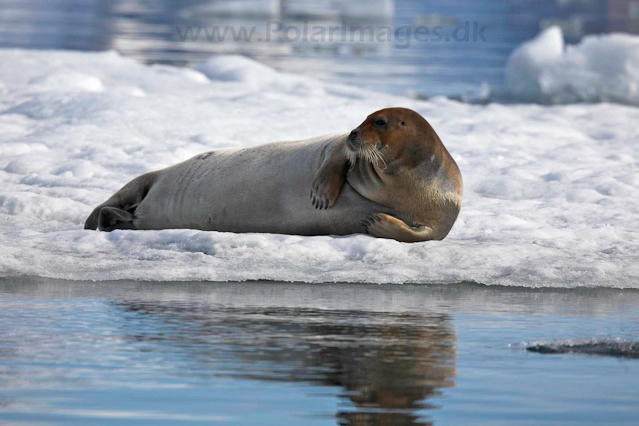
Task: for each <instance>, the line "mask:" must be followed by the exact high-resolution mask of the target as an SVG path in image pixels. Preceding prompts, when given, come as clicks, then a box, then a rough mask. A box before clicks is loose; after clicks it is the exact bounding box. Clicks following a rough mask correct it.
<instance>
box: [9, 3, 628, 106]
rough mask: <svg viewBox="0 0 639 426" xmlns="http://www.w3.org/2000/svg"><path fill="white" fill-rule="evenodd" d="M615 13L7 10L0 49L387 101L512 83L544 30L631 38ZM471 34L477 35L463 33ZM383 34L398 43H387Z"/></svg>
mask: <svg viewBox="0 0 639 426" xmlns="http://www.w3.org/2000/svg"><path fill="white" fill-rule="evenodd" d="M620 1H621V3H623V4H626V3H627V2H625V1H624V0H620ZM617 3H619V2H617ZM621 3H620V4H621ZM607 5H608V2H606V1H605V0H588V1H555V0H538V1H534V2H533V1H521V0H491V1H480V0H430V1H423V0H350V1H348V2H335V1H329V0H316V1H313V2H305V1H303V0H217V1H215V0H209V1H204V0H182V1H180V0H138V1H135V2H132V1H128V0H111V1H102V0H0V47H21V48H40V49H76V50H106V49H115V50H117V51H118V52H120V53H121V54H123V55H126V56H130V57H133V58H135V59H137V60H139V61H142V62H146V63H157V62H160V63H167V64H174V65H193V64H195V63H198V62H201V61H203V60H206V59H207V58H209V57H210V56H211V55H214V54H220V53H238V54H243V55H247V56H251V57H253V58H255V59H257V60H259V61H261V62H264V63H266V64H269V65H271V66H273V67H275V68H277V69H280V70H285V71H290V72H296V73H301V74H306V75H311V76H313V77H317V78H320V79H324V80H329V81H338V82H341V83H346V84H351V85H357V86H361V87H365V88H368V89H373V90H377V91H386V92H391V93H395V94H402V95H403V94H406V93H409V94H411V93H412V94H422V95H427V96H431V95H463V94H467V93H473V94H475V95H476V94H477V93H479V92H480V91H481V90H482V83H484V82H486V83H488V84H489V85H490V86H500V85H502V84H503V82H504V66H505V64H506V60H507V58H508V55H509V54H510V53H511V51H512V50H513V49H514V48H515V47H516V46H518V45H519V44H520V43H522V42H523V41H525V40H528V39H530V38H532V37H534V36H535V35H536V34H537V33H538V32H539V30H540V29H541V28H544V27H547V26H548V25H551V24H560V25H562V26H563V27H564V28H565V33H566V37H567V39H568V41H573V42H574V41H577V40H579V39H580V38H581V37H582V36H583V35H584V34H592V33H605V32H609V31H611V30H619V29H622V30H623V29H624V28H625V27H620V26H619V25H617V24H618V22H616V21H615V20H614V19H613V20H611V18H610V17H609V14H608V11H607V7H608V6H607ZM617 21H618V19H617ZM269 22H280V23H281V24H282V27H281V28H280V29H279V30H277V31H275V32H274V33H273V35H272V37H270V38H269V39H268V40H269V41H266V40H267V39H266V35H265V33H266V32H267V29H268V28H273V27H268V23H269ZM633 22H634V21H633ZM467 23H468V25H469V27H468V28H469V30H463V29H462V30H459V31H458V32H457V33H455V30H456V29H457V28H459V27H465V26H466V25H467ZM305 24H308V25H310V26H311V28H312V27H313V26H322V27H324V28H329V27H330V26H344V27H347V28H349V29H352V28H354V27H356V26H361V27H365V26H371V27H373V28H374V30H375V35H374V37H373V40H372V41H371V39H370V36H369V34H370V33H366V35H365V37H364V38H363V40H361V42H360V37H359V35H357V36H356V37H355V38H354V39H353V40H354V41H355V42H350V36H349V37H347V38H346V41H344V40H343V39H342V38H341V37H336V38H333V39H330V40H329V38H328V36H327V37H325V38H323V39H321V40H320V41H317V42H315V41H313V40H312V39H311V38H310V37H306V39H305V38H304V37H303V35H302V34H303V28H304V25H305ZM475 24H476V25H477V29H478V30H479V29H481V28H482V27H485V31H484V32H482V35H483V36H484V38H485V41H484V40H483V39H482V38H481V37H479V36H477V37H473V34H474V31H473V25H475ZM384 26H390V27H391V28H392V31H393V33H394V32H395V31H399V32H398V35H397V36H394V37H392V40H389V39H388V38H386V37H383V34H382V32H383V30H382V29H381V28H382V27H384ZM419 26H422V27H426V28H428V29H429V31H430V32H431V34H432V31H433V30H434V29H435V27H438V26H439V27H441V30H440V31H439V33H441V35H442V37H441V39H439V40H437V37H432V36H425V35H424V36H422V37H421V38H420V39H419V40H418V39H417V38H416V37H414V35H413V36H410V37H407V31H411V34H414V31H415V29H416V28H417V27H419ZM188 27H191V28H192V30H193V31H196V30H197V28H199V27H205V28H206V29H208V30H209V32H210V34H213V35H215V33H214V32H213V29H214V28H218V29H219V31H220V34H221V32H223V31H224V30H225V28H226V29H227V30H230V29H231V28H232V29H233V31H235V32H236V35H239V34H240V33H239V31H240V30H241V28H245V29H247V31H250V29H251V28H255V30H256V32H255V35H254V36H253V37H251V38H250V41H247V40H249V39H248V38H242V37H232V36H231V35H229V34H231V33H230V31H227V33H226V34H227V36H226V37H223V38H222V37H211V38H210V39H209V40H207V37H206V35H205V34H204V32H201V34H200V37H198V38H188V37H187V38H185V39H184V41H180V33H181V34H186V31H187V28H188ZM287 27H290V28H291V30H290V31H288V30H286V28H287ZM178 28H179V31H178ZM295 28H297V29H300V30H301V34H300V36H299V37H297V36H296V30H295ZM629 28H630V27H629ZM626 29H627V28H626ZM467 31H469V32H470V34H469V36H468V37H466V36H465V34H466V32H467ZM193 34H195V33H193ZM247 34H248V32H247ZM309 35H310V33H309ZM455 35H456V37H455ZM260 39H261V40H260ZM380 40H381V41H380ZM423 40H426V41H423Z"/></svg>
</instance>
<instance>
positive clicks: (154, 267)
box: [0, 41, 639, 288]
mask: <svg viewBox="0 0 639 426" xmlns="http://www.w3.org/2000/svg"><path fill="white" fill-rule="evenodd" d="M584 43H585V45H586V46H587V45H588V44H589V43H587V42H584ZM619 43H622V44H623V43H626V41H620V42H619ZM613 56H614V55H613ZM629 69H630V68H629ZM260 76H262V77H264V78H260ZM0 82H2V85H1V86H0V87H2V89H1V90H2V96H0V111H1V113H0V185H1V188H2V189H1V190H0V276H4V277H6V276H25V275H32V276H42V277H53V278H62V279H73V280H84V279H91V280H112V279H138V280H173V281H175V280H233V281H242V280H260V279H268V280H281V281H303V282H313V283H321V282H336V281H338V282H375V283H398V284H399V283H455V282H460V281H473V282H479V283H484V284H499V285H509V286H527V287H579V286H603V287H619V288H622V287H623V288H639V243H638V242H637V235H639V173H638V166H637V164H638V158H639V144H638V143H637V141H638V140H639V130H638V128H637V123H639V109H638V108H634V107H631V106H623V105H619V104H610V103H599V104H592V105H589V104H575V105H566V106H541V105H502V104H490V105H486V106H482V105H469V104H463V103H458V102H454V101H450V100H447V99H443V98H434V99H431V100H429V101H419V100H414V99H408V98H401V97H394V96H391V95H385V94H380V93H371V92H365V91H362V90H359V89H355V88H352V87H346V86H341V85H336V84H328V83H320V82H317V81H314V80H312V79H309V78H303V77H300V76H294V75H289V74H283V73H279V72H276V71H274V70H270V69H268V68H265V67H263V66H262V65H259V64H256V63H254V62H252V61H251V60H248V59H246V58H238V57H233V56H231V57H225V56H220V57H217V58H214V59H212V60H211V61H208V62H207V63H205V64H203V65H201V66H199V67H198V68H197V69H185V68H175V67H168V66H162V65H154V66H145V65H141V64H138V63H136V62H134V61H132V60H130V59H127V58H123V57H121V56H119V55H118V54H117V53H115V52H104V53H80V52H64V51H58V52H56V51H36V50H2V51H0ZM390 106H403V107H407V108H412V109H415V110H416V111H418V112H419V113H421V114H422V115H423V116H424V117H426V118H427V119H428V120H429V121H430V122H431V124H432V125H433V126H434V128H435V129H436V130H437V132H438V133H439V135H440V136H441V138H442V140H443V141H444V144H445V145H446V146H447V147H448V149H449V150H450V151H451V153H452V155H453V157H454V158H455V159H456V160H457V162H458V164H459V166H460V169H461V171H462V174H463V176H464V182H465V195H464V206H463V209H462V213H461V215H460V217H459V220H458V222H457V223H456V225H455V227H454V228H453V230H452V232H451V233H450V235H449V236H448V238H447V239H446V240H444V241H441V242H439V241H437V242H427V243H420V244H412V245H409V244H402V243H398V242H395V241H388V240H380V239H373V238H371V237H368V236H364V235H357V236H349V237H327V236H321V237H299V236H287V235H268V234H244V235H236V234H230V233H218V232H200V231H194V230H167V231H153V232H142V231H139V232H136V231H133V232H131V231H116V232H113V233H99V232H92V231H85V230H83V229H82V225H83V222H84V220H85V218H86V217H87V216H88V214H89V213H90V212H91V210H92V209H93V208H94V207H95V206H96V205H97V204H99V203H100V202H102V201H103V200H105V199H106V198H107V197H109V196H110V195H111V194H112V193H113V192H114V191H116V190H117V189H119V188H120V187H121V186H122V185H123V184H125V183H126V182H128V181H129V180H130V179H132V178H133V177H135V176H137V175H139V174H141V173H143V172H146V171H149V170H153V169H158V168H161V167H166V166H168V165H171V164H174V163H176V162H179V161H182V160H185V159H187V158H189V157H191V156H193V155H196V154H198V153H201V152H204V151H207V150H210V149H214V148H221V147H241V146H253V145H257V144H261V143H265V142H270V141H277V140H293V139H301V138H307V137H312V136H316V135H320V134H325V133H331V132H338V131H347V130H350V129H352V128H354V127H356V126H357V125H359V124H360V123H361V121H363V119H364V118H365V117H366V116H367V115H368V114H370V113H371V112H373V111H375V110H377V109H380V108H384V107H390Z"/></svg>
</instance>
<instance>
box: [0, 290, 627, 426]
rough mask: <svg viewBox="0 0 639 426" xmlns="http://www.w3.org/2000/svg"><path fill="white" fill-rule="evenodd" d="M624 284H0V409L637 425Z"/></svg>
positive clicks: (143, 420)
mask: <svg viewBox="0 0 639 426" xmlns="http://www.w3.org/2000/svg"><path fill="white" fill-rule="evenodd" d="M583 337H605V338H616V337H621V338H625V339H630V340H639V339H638V337H639V292H636V291H607V290H602V289H600V290H570V291H561V290H557V291H548V290H546V291H541V290H524V289H509V288H498V287H483V286H476V285H454V286H433V287H426V286H393V285H386V286H377V285H373V286H371V285H356V284H322V285H320V284H316V285H306V284H283V283H226V284H215V283H141V282H112V283H93V282H64V281H48V280H25V279H21V280H15V279H4V280H1V281H0V423H3V422H9V423H10V424H44V423H46V424H113V423H121V424H133V423H135V424H153V425H156V424H157V425H160V424H216V423H217V424H238V425H251V424H269V425H270V424H272V425H281V424H295V425H307V424H308V425H312V424H318V425H319V424H326V425H330V424H352V425H390V424H392V425H423V424H433V423H434V424H490V425H495V424H503V425H509V424H514V423H517V424H531V425H532V424H539V423H542V422H543V423H544V424H580V425H583V424H629V425H630V424H637V423H638V422H639V405H638V404H637V401H639V386H637V383H638V381H639V361H638V360H632V359H620V358H613V357H598V356H583V355H567V354H561V355H542V354H538V353H532V352H527V351H525V350H522V349H519V348H517V347H509V344H511V343H516V342H521V341H523V340H536V339H553V338H583Z"/></svg>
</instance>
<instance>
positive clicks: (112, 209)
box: [84, 172, 156, 231]
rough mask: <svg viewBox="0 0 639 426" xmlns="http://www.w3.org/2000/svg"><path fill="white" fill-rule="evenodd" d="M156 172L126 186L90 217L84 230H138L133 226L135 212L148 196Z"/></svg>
mask: <svg viewBox="0 0 639 426" xmlns="http://www.w3.org/2000/svg"><path fill="white" fill-rule="evenodd" d="M155 176H156V172H150V173H146V174H144V175H142V176H138V177H137V178H135V179H133V180H132V181H131V182H129V183H127V184H126V185H124V187H123V188H122V189H120V190H119V191H118V192H116V193H115V194H113V196H112V197H111V198H109V199H108V200H106V201H105V202H104V203H102V204H100V205H99V206H98V207H96V208H95V210H93V212H92V213H91V214H90V215H89V217H88V219H87V221H86V222H85V223H84V229H96V228H98V229H99V230H100V231H113V230H114V229H137V228H136V227H135V226H134V225H133V219H134V218H135V216H134V214H133V213H134V211H135V209H136V207H137V206H138V205H139V204H140V203H141V202H142V200H143V199H144V197H146V194H148V192H149V189H150V188H151V185H152V184H153V181H154V179H155Z"/></svg>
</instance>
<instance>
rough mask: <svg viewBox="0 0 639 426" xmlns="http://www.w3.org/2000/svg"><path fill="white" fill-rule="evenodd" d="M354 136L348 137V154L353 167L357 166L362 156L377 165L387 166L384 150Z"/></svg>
mask: <svg viewBox="0 0 639 426" xmlns="http://www.w3.org/2000/svg"><path fill="white" fill-rule="evenodd" d="M352 136H353V135H351V136H349V138H348V139H346V156H347V157H348V161H349V162H350V165H351V167H350V168H351V169H352V168H353V167H355V164H356V163H357V159H358V158H361V159H363V160H364V161H366V162H368V163H370V164H373V165H375V166H383V168H386V162H385V161H384V156H383V155H382V152H380V151H379V150H378V149H377V148H376V147H375V146H374V145H371V144H370V143H366V142H362V141H361V140H360V139H359V137H352Z"/></svg>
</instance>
